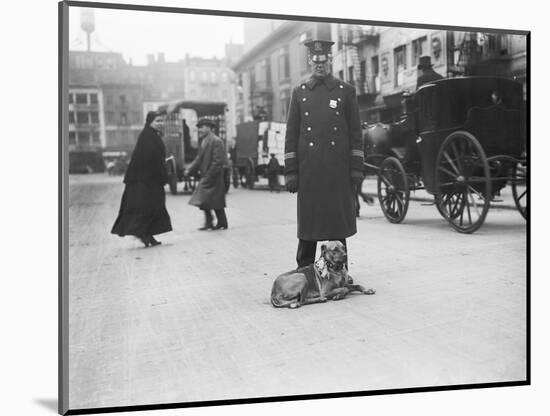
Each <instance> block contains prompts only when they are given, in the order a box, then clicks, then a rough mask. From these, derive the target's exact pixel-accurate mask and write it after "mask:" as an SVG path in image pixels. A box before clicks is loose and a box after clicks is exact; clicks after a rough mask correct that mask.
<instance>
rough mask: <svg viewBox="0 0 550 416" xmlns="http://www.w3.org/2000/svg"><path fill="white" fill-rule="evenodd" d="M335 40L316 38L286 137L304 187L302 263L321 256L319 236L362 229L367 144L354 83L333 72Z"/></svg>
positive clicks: (291, 182) (294, 186)
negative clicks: (359, 197) (360, 192)
mask: <svg viewBox="0 0 550 416" xmlns="http://www.w3.org/2000/svg"><path fill="white" fill-rule="evenodd" d="M333 44H334V42H329V41H324V40H314V41H310V42H307V43H305V46H306V47H307V48H308V49H309V60H310V64H311V67H312V76H311V78H310V79H309V80H308V81H306V82H304V83H302V84H300V85H298V86H297V87H295V88H294V90H293V92H292V98H291V101H290V108H289V114H288V121H287V127H286V137H285V170H284V171H285V182H286V186H287V190H288V191H289V192H291V193H295V192H298V239H299V242H298V250H297V253H296V262H297V263H298V267H303V266H307V265H309V264H311V263H313V261H314V260H315V251H316V248H317V241H322V240H340V241H341V242H342V243H343V244H344V245H346V238H347V237H350V236H352V235H354V234H355V233H356V232H357V228H356V222H355V221H356V218H355V196H354V193H355V191H354V189H355V188H354V187H355V186H356V185H357V184H360V183H361V182H362V180H363V159H364V154H363V146H362V140H361V122H360V119H359V108H358V104H357V97H356V95H355V89H354V87H353V86H351V85H349V84H347V83H345V82H343V81H340V80H339V79H336V78H334V77H333V76H332V75H331V74H330V66H331V60H332V56H331V52H330V48H331V45H333Z"/></svg>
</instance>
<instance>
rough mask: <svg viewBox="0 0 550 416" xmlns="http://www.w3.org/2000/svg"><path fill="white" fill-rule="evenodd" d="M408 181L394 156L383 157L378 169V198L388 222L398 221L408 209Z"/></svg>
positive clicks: (401, 219)
mask: <svg viewBox="0 0 550 416" xmlns="http://www.w3.org/2000/svg"><path fill="white" fill-rule="evenodd" d="M409 197H410V190H409V182H408V180H407V175H406V174H405V169H403V165H402V164H401V162H399V160H398V159H397V158H395V157H393V156H392V157H388V158H386V159H384V161H383V162H382V164H381V165H380V170H379V171H378V200H379V201H380V206H381V207H382V212H383V213H384V215H385V216H386V218H387V219H388V221H389V222H393V223H395V224H397V223H400V222H401V221H403V219H404V218H405V215H407V210H408V209H409Z"/></svg>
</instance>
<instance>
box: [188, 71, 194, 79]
mask: <svg viewBox="0 0 550 416" xmlns="http://www.w3.org/2000/svg"><path fill="white" fill-rule="evenodd" d="M189 80H190V81H191V82H195V71H193V70H191V71H189Z"/></svg>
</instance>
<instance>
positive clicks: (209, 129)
mask: <svg viewBox="0 0 550 416" xmlns="http://www.w3.org/2000/svg"><path fill="white" fill-rule="evenodd" d="M215 128H216V124H215V123H214V121H212V120H210V119H207V118H201V119H200V120H199V121H198V122H197V129H198V133H199V139H200V140H201V144H200V150H199V154H198V155H197V157H196V158H195V160H194V161H193V162H192V163H191V165H190V166H189V167H188V168H187V169H186V171H185V175H186V176H188V175H190V174H194V173H196V172H197V171H198V172H199V173H200V181H199V183H198V185H197V187H196V188H195V191H194V192H193V195H192V196H191V199H190V200H189V204H190V205H194V206H196V207H199V208H200V209H201V210H202V211H204V217H205V222H204V225H203V226H202V227H201V228H199V230H201V231H204V230H210V229H212V230H220V229H223V230H227V228H228V224H227V217H226V215H225V183H224V166H227V152H226V150H225V146H224V143H223V141H222V140H221V139H220V138H219V137H218V136H216V135H215V134H214V129H215ZM212 210H214V212H215V213H216V219H217V222H216V225H215V226H214V224H213V220H214V218H213V216H212Z"/></svg>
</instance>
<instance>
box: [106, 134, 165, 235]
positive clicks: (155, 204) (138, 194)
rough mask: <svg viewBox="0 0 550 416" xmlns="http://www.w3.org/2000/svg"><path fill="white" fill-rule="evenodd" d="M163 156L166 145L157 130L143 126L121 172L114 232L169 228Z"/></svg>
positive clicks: (152, 232) (155, 231) (139, 232)
mask: <svg viewBox="0 0 550 416" xmlns="http://www.w3.org/2000/svg"><path fill="white" fill-rule="evenodd" d="M165 157H166V148H165V146H164V142H163V141H162V138H161V136H160V134H159V133H158V132H157V131H156V130H155V129H153V128H152V127H150V126H145V128H144V129H143V130H142V132H141V133H140V135H139V137H138V140H137V143H136V147H135V148H134V151H133V152H132V159H131V160H130V164H129V165H128V169H127V170H126V174H125V175H124V183H125V184H126V186H125V187H124V193H123V194H122V200H121V203H120V210H119V213H118V217H117V219H116V221H115V224H114V225H113V228H112V230H111V232H112V233H113V234H117V235H119V236H124V235H135V236H143V235H155V234H161V233H165V232H168V231H171V230H172V224H171V222H170V216H169V215H168V212H167V211H166V194H165V192H164V184H165V183H166V182H167V173H166V167H165Z"/></svg>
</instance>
